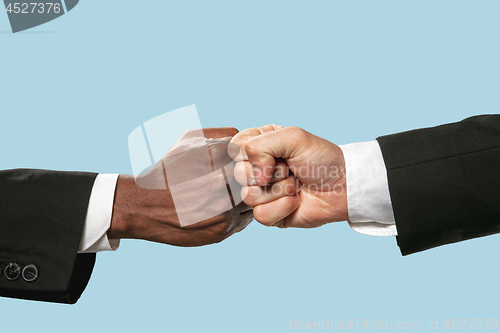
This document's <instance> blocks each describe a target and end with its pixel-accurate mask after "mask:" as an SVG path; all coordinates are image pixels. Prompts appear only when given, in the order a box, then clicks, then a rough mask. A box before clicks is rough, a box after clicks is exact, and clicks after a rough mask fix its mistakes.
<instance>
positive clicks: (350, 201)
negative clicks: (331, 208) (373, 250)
mask: <svg viewBox="0 0 500 333" xmlns="http://www.w3.org/2000/svg"><path fill="white" fill-rule="evenodd" d="M340 148H341V149H342V152H343V153H344V159H345V164H346V172H347V176H346V177H347V209H348V214H349V220H348V221H347V222H348V223H349V225H350V226H351V228H352V229H353V230H355V231H357V232H359V233H362V234H365V235H371V236H396V235H397V234H398V233H397V230H396V224H395V222H394V214H393V211H392V203H391V197H390V193H389V184H388V181H387V170H386V168H385V163H384V158H383V156H382V152H381V150H380V146H379V144H378V142H377V141H370V142H360V143H351V144H348V145H342V146H340Z"/></svg>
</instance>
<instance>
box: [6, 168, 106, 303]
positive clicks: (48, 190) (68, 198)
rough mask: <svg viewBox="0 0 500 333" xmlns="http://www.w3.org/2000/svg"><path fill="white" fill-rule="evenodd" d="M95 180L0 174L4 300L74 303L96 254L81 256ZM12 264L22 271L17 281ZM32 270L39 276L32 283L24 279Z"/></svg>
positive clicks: (68, 175) (83, 175) (79, 176)
mask: <svg viewBox="0 0 500 333" xmlns="http://www.w3.org/2000/svg"><path fill="white" fill-rule="evenodd" d="M96 176H97V174H94V173H81V172H57V171H46V170H23V169H19V170H6V171H0V266H1V267H2V274H1V275H0V296H6V297H14V298H23V299H29V300H38V301H48V302H58V303H70V304H74V303H76V301H77V300H78V298H79V297H80V295H81V294H82V292H83V290H84V289H85V287H86V285H87V283H88V280H89V279H90V275H91V273H92V269H93V267H94V263H95V254H77V252H78V247H79V244H80V239H81V235H82V230H83V225H84V222H85V218H86V214H87V207H88V203H89V198H90V193H91V191H92V187H93V184H94V180H95V177H96ZM11 263H13V264H17V265H18V266H19V268H20V269H19V270H18V271H19V272H20V273H21V274H20V275H19V277H17V278H15V277H16V273H15V272H12V270H10V271H9V267H10V269H12V267H13V266H9V264H11ZM28 265H35V267H36V268H37V270H38V275H37V277H36V279H35V280H34V281H31V282H27V281H26V280H30V279H31V278H30V276H29V275H27V277H28V279H25V276H24V275H23V274H22V270H23V269H24V267H26V266H28ZM9 272H10V273H11V274H8V273H9ZM25 273H28V271H26V272H25ZM33 276H34V275H33V274H32V275H31V277H33ZM7 277H10V278H11V279H12V278H13V277H14V278H15V279H14V280H10V279H8V278H7Z"/></svg>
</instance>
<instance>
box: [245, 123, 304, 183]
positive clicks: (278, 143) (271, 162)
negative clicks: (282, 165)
mask: <svg viewBox="0 0 500 333" xmlns="http://www.w3.org/2000/svg"><path fill="white" fill-rule="evenodd" d="M308 134H309V133H308V132H306V131H304V130H303V129H301V128H298V127H285V128H280V129H276V130H274V131H270V132H266V133H263V134H261V135H258V136H256V137H254V138H252V139H250V140H248V141H247V142H246V144H245V146H244V151H245V155H246V157H247V160H248V163H250V165H251V166H252V171H253V175H254V179H253V183H254V184H253V185H257V186H264V185H267V184H269V182H270V180H271V178H272V175H273V172H274V168H275V166H276V159H277V158H283V159H285V161H287V163H288V161H290V160H293V159H294V158H296V157H298V156H299V155H300V154H302V153H303V152H304V150H305V148H306V147H307V140H308V138H309V137H308Z"/></svg>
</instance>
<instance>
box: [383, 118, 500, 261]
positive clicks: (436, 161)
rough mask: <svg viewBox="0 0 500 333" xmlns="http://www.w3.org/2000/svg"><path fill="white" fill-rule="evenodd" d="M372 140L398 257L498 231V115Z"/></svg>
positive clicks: (499, 162) (499, 145)
mask: <svg viewBox="0 0 500 333" xmlns="http://www.w3.org/2000/svg"><path fill="white" fill-rule="evenodd" d="M377 141H378V143H379V144H380V148H381V150H382V155H383V157H384V161H385V165H386V167H387V177H388V181H389V191H390V195H391V201H392V207H393V211H394V217H395V221H396V228H397V231H398V236H397V240H398V245H399V247H400V249H401V253H402V254H403V255H407V254H411V253H414V252H418V251H423V250H426V249H430V248H433V247H436V246H440V245H444V244H449V243H454V242H459V241H463V240H466V239H470V238H475V237H481V236H486V235H491V234H494V233H498V232H500V115H485V116H476V117H471V118H467V119H465V120H463V121H461V122H457V123H452V124H447V125H442V126H438V127H434V128H425V129H419V130H414V131H409V132H404V133H399V134H394V135H389V136H384V137H380V138H378V139H377Z"/></svg>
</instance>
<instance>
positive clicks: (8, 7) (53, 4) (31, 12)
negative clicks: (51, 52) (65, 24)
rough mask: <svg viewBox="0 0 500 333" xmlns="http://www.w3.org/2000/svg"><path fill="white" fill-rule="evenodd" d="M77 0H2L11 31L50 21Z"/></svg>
mask: <svg viewBox="0 0 500 333" xmlns="http://www.w3.org/2000/svg"><path fill="white" fill-rule="evenodd" d="M78 1H79V0H59V1H57V0H51V1H50V2H46V1H26V2H22V1H19V0H17V1H10V0H4V4H5V11H6V12H7V16H8V17H9V21H10V26H11V28H12V32H14V33H15V32H19V31H23V30H27V29H30V28H33V27H36V26H39V25H41V24H44V23H46V22H49V21H52V20H54V19H56V18H58V17H59V16H62V15H64V14H65V13H67V12H69V11H70V10H71V9H73V8H74V7H75V6H76V5H77V4H78Z"/></svg>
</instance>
